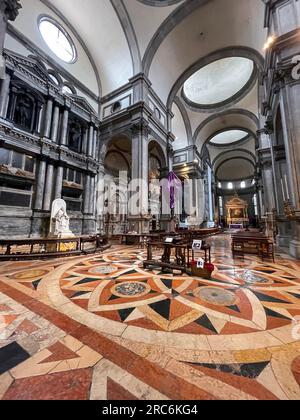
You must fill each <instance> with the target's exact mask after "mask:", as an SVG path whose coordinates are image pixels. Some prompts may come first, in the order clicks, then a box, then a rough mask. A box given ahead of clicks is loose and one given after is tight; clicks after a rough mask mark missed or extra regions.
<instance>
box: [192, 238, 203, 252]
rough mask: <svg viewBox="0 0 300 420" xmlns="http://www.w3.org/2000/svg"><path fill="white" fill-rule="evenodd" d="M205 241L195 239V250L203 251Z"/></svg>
mask: <svg viewBox="0 0 300 420" xmlns="http://www.w3.org/2000/svg"><path fill="white" fill-rule="evenodd" d="M202 243H203V241H200V240H195V241H193V247H192V248H193V251H201V248H202Z"/></svg>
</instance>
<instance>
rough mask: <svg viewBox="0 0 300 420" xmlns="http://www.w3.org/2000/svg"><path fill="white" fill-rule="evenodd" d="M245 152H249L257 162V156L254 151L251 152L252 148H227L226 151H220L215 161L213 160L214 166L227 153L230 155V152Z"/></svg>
mask: <svg viewBox="0 0 300 420" xmlns="http://www.w3.org/2000/svg"><path fill="white" fill-rule="evenodd" d="M237 152H238V153H245V154H248V155H249V156H250V157H251V158H252V159H253V162H255V163H256V156H255V155H254V154H253V153H252V152H250V150H247V149H241V148H238V149H234V150H226V151H224V152H222V153H220V154H219V155H218V156H216V157H215V159H214V160H213V162H212V166H213V167H215V165H216V163H217V162H218V160H220V159H222V158H223V157H225V156H226V155H229V154H231V153H237Z"/></svg>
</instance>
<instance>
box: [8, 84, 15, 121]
mask: <svg viewBox="0 0 300 420" xmlns="http://www.w3.org/2000/svg"><path fill="white" fill-rule="evenodd" d="M17 93H18V89H16V88H15V87H14V86H12V87H11V90H10V97H9V110H8V112H7V118H8V119H9V120H11V121H12V120H13V119H14V115H15V110H16V104H17Z"/></svg>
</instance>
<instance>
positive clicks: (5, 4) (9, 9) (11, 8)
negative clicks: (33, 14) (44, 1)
mask: <svg viewBox="0 0 300 420" xmlns="http://www.w3.org/2000/svg"><path fill="white" fill-rule="evenodd" d="M21 8H22V6H21V4H20V2H19V0H0V10H1V12H2V13H3V14H4V18H5V19H6V20H12V21H14V20H15V19H16V17H17V16H18V14H19V9H21Z"/></svg>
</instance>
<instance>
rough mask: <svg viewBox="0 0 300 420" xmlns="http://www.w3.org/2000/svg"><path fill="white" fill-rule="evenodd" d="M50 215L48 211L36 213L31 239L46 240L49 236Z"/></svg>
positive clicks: (32, 224)
mask: <svg viewBox="0 0 300 420" xmlns="http://www.w3.org/2000/svg"><path fill="white" fill-rule="evenodd" d="M49 228H50V213H49V212H46V211H42V210H41V211H40V210H39V211H34V212H33V215H32V221H31V233H30V237H31V238H42V239H46V238H47V237H48V235H49Z"/></svg>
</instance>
